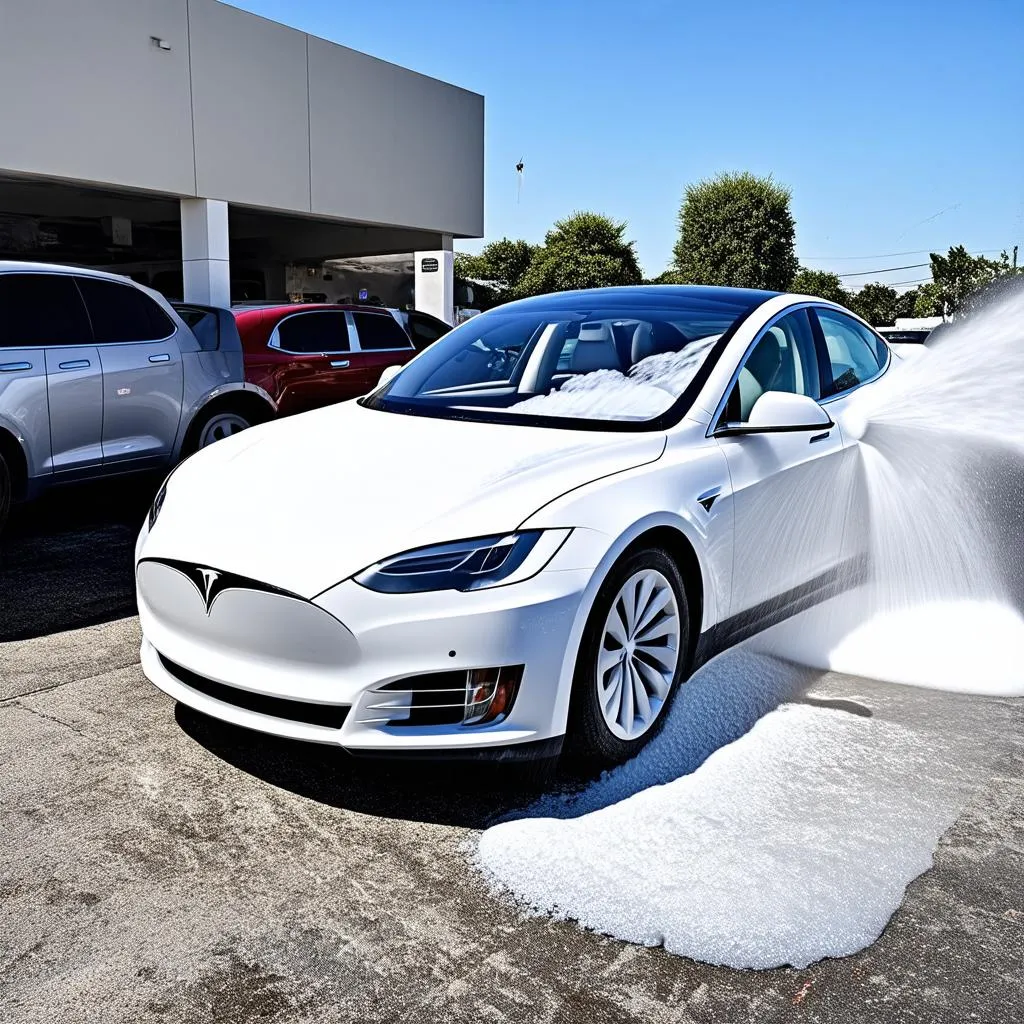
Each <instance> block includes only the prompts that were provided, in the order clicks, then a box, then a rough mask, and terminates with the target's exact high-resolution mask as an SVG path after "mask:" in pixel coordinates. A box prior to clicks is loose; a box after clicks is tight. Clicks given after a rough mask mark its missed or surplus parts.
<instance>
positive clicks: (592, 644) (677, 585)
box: [565, 548, 693, 768]
mask: <svg viewBox="0 0 1024 1024" xmlns="http://www.w3.org/2000/svg"><path fill="white" fill-rule="evenodd" d="M648 569H651V570H655V571H656V572H658V573H660V574H661V575H662V576H663V577H664V578H665V579H666V580H667V581H668V583H669V585H670V586H671V589H672V592H673V594H674V596H675V600H676V605H677V610H678V618H679V626H678V629H679V632H678V642H677V647H676V649H677V651H678V655H677V661H676V667H675V674H674V675H673V677H672V681H671V684H670V687H669V690H668V693H667V695H666V696H665V698H664V700H663V702H662V704H661V707H660V710H659V711H658V712H657V716H656V717H655V718H654V720H653V722H652V723H651V724H650V725H649V726H648V727H647V728H646V731H645V732H644V733H643V734H642V735H640V736H638V737H636V738H634V739H623V738H620V737H619V736H616V735H614V734H613V733H612V731H611V728H610V727H609V724H608V723H607V722H606V721H605V717H604V714H603V713H602V711H601V706H600V701H599V696H598V683H597V674H598V657H599V655H600V653H601V650H602V646H603V641H604V637H603V633H604V628H605V622H606V620H607V618H608V615H609V613H610V611H611V608H612V604H613V602H614V601H615V599H616V598H617V597H618V595H619V593H620V591H621V590H622V588H623V586H624V585H625V584H626V582H627V581H628V580H629V579H630V578H631V577H633V576H635V575H636V574H637V573H638V572H641V571H643V570H648ZM691 646H692V645H691V643H690V614H689V603H688V601H687V595H686V584H685V582H684V580H683V576H682V573H681V572H680V571H679V566H678V565H677V564H676V563H675V561H674V560H673V559H672V558H671V557H670V556H669V555H668V554H667V553H666V552H665V551H663V550H662V549H661V548H645V549H643V550H640V551H635V552H633V553H631V554H628V555H626V557H624V558H623V559H621V560H620V561H619V562H618V563H617V564H616V565H615V566H614V567H613V568H612V570H611V572H610V573H609V574H608V576H607V578H606V579H605V581H604V583H603V584H602V585H601V589H600V590H599V591H598V594H597V598H596V600H595V601H594V606H593V608H592V609H591V611H590V616H589V618H588V619H587V625H586V627H585V629H584V630H583V636H582V638H581V639H580V647H579V651H578V653H577V655H576V671H575V675H574V677H573V689H572V697H571V699H570V704H569V723H568V729H567V733H566V748H565V749H566V754H567V755H568V756H569V758H570V759H573V760H577V761H579V762H582V763H583V764H584V765H585V766H586V767H588V768H591V767H592V768H605V767H610V766H612V765H616V764H621V763H622V762H623V761H626V760H628V759H629V758H630V757H632V756H633V755H634V754H636V753H637V751H639V750H640V748H641V747H642V746H644V744H645V743H647V742H648V741H649V740H650V739H651V737H653V736H655V735H657V733H658V731H659V730H660V729H661V727H662V725H663V724H664V722H665V718H666V717H667V714H668V710H669V708H670V706H671V703H672V700H673V699H674V698H675V695H676V693H677V692H678V690H679V687H680V685H681V684H682V683H683V682H684V680H686V679H687V678H689V675H690V672H691V671H692V660H693V659H692V651H691Z"/></svg>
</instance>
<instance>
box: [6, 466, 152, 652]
mask: <svg viewBox="0 0 1024 1024" xmlns="http://www.w3.org/2000/svg"><path fill="white" fill-rule="evenodd" d="M158 486H159V480H155V479H154V478H152V477H150V476H148V475H147V476H146V477H144V478H143V477H140V478H133V479H131V480H124V481H104V482H103V483H102V484H99V483H97V484H89V485H82V486H78V487H74V488H71V487H68V488H60V489H59V490H57V491H54V492H51V493H49V494H47V495H45V496H44V497H43V498H41V499H40V500H38V501H34V502H30V503H28V504H25V505H19V506H16V507H15V508H14V509H13V510H12V513H11V518H10V520H9V521H8V523H7V526H6V527H5V529H4V531H3V533H2V534H0V642H4V641H10V640H28V639H32V638H34V637H38V636H46V635H48V634H50V633H59V632H63V631H65V630H69V629H78V628H81V627H83V626H94V625H97V624H99V623H102V622H109V621H111V620H113V619H119V618H124V617H125V616H128V615H134V614H135V581H134V575H133V572H132V554H133V550H134V546H135V538H136V537H137V535H138V531H139V525H140V524H141V523H142V520H143V518H144V516H145V515H146V510H147V509H148V507H149V503H150V502H151V501H152V498H153V494H154V493H155V491H156V489H157V487H158Z"/></svg>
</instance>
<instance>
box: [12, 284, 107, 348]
mask: <svg viewBox="0 0 1024 1024" xmlns="http://www.w3.org/2000/svg"><path fill="white" fill-rule="evenodd" d="M91 344H92V331H91V330H90V328H89V319H88V317H87V316H86V315H85V307H84V306H83V305H82V297H81V296H80V295H79V294H78V289H77V288H76V287H75V282H74V279H73V278H71V277H69V276H68V275H62V274H0V348H28V347H30V346H34V345H91Z"/></svg>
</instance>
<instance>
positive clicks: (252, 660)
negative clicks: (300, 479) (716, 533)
mask: <svg viewBox="0 0 1024 1024" xmlns="http://www.w3.org/2000/svg"><path fill="white" fill-rule="evenodd" d="M590 579H591V572H590V571H588V570H585V569H561V570H559V569H549V570H546V571H544V572H541V573H539V574H538V575H536V576H535V577H533V578H532V579H529V580H525V581H523V582H521V583H516V584H511V585H508V586H505V587H495V588H493V589H488V590H482V591H475V592H471V593H465V594H463V593H459V592H455V591H444V592H437V593H429V594H408V595H406V594H400V595H399V594H377V593H374V592H372V591H369V590H367V589H365V588H364V587H361V586H359V585H358V584H356V583H354V582H352V581H347V582H345V583H342V584H339V585H338V586H337V587H334V588H333V589H331V590H329V591H327V592H326V593H325V594H322V595H320V596H319V597H318V598H316V599H314V600H313V601H307V600H304V599H302V598H300V597H297V596H288V595H282V594H280V593H270V592H258V591H252V590H245V589H235V590H225V591H224V592H223V593H221V594H220V595H219V596H218V597H217V599H216V600H215V601H214V602H213V603H212V605H211V606H210V607H209V609H207V608H206V607H205V605H204V601H203V598H202V596H201V595H200V593H199V592H198V591H197V589H196V587H195V585H194V584H193V583H192V582H190V581H189V580H188V579H187V578H186V577H185V576H183V575H181V574H180V573H178V572H176V571H175V570H174V569H173V568H170V567H168V566H165V565H163V564H158V563H153V562H147V561H143V562H142V563H141V564H140V566H139V568H138V574H137V584H138V604H139V617H140V621H141V625H142V630H143V637H144V639H143V644H142V651H141V660H142V667H143V671H144V672H145V674H146V676H147V677H148V678H149V679H150V680H151V681H152V682H153V683H155V684H156V685H157V686H158V687H159V688H160V689H161V690H163V691H164V692H165V693H167V694H168V695H170V696H171V697H173V698H175V699H176V700H178V701H181V702H182V703H183V704H187V705H189V706H190V707H193V708H195V709H196V710H198V711H201V712H204V713H205V714H208V715H211V716H213V717H216V718H220V719H223V720H225V721H228V722H232V723H234V724H236V725H240V726H244V727H246V728H250V729H256V730H259V731H262V732H268V733H273V734H276V735H279V736H286V737H291V738H294V739H301V740H307V741H313V742H319V743H330V744H335V745H338V746H341V747H344V748H345V749H347V750H349V751H351V752H353V753H363V754H373V753H379V754H411V755H415V754H422V755H430V754H437V755H442V756H450V755H456V756H458V755H459V754H460V753H468V752H471V751H476V752H484V751H487V750H491V751H492V752H493V753H494V755H495V756H503V754H502V751H503V750H505V749H506V748H508V749H510V750H511V749H512V748H519V749H521V751H522V752H524V753H525V752H526V750H527V749H534V748H536V751H537V753H538V754H542V753H545V752H549V751H551V750H553V749H557V743H556V742H555V741H557V740H558V738H559V737H560V736H561V734H562V733H563V732H564V723H565V711H566V707H567V703H568V692H569V687H570V686H571V677H572V666H573V663H574V660H575V643H574V635H575V630H576V623H577V619H578V613H579V610H580V604H581V600H582V598H583V595H584V592H585V591H586V588H587V586H588V584H589V582H590ZM570 650H571V653H570ZM169 665H170V666H171V667H170V668H169V667H168V666H169ZM506 665H523V666H525V669H524V672H523V678H522V682H521V684H520V687H519V691H518V694H517V697H516V701H515V704H514V705H513V707H512V710H511V712H510V713H509V714H508V716H507V717H505V718H504V719H502V720H500V721H498V722H496V723H494V724H491V725H469V726H464V725H461V724H449V725H409V724H401V723H397V722H391V721H388V720H386V719H385V720H382V719H381V712H380V710H379V709H378V710H375V709H374V706H377V707H378V708H379V705H380V703H381V700H382V695H381V693H380V692H379V688H380V687H381V686H384V685H386V684H388V683H394V682H395V681H397V680H402V679H405V678H407V677H411V676H420V675H423V674H426V673H435V672H443V673H452V672H453V671H459V672H464V671H468V670H470V669H483V668H491V667H497V666H506ZM190 673H192V674H195V676H196V677H199V678H200V679H201V680H202V681H203V683H202V684H200V685H189V679H190V678H191V677H190ZM207 681H208V682H209V683H212V684H213V685H212V686H207V685H205V683H206V682H207ZM193 682H196V680H193ZM217 684H223V687H224V688H219V687H218V686H217ZM226 688H231V689H230V690H228V689H226ZM204 691H205V692H204ZM232 693H235V694H238V693H240V694H241V695H242V699H236V697H234V696H232ZM225 696H227V697H228V698H229V699H220V698H223V697H225ZM253 697H255V698H257V699H255V700H254V699H252V698H253ZM262 697H266V698H271V699H270V700H267V701H263V700H260V699H258V698H262ZM275 699H276V700H277V701H281V702H283V703H278V704H275ZM295 704H300V705H301V704H308V705H311V706H313V713H311V714H302V709H301V707H300V708H299V710H298V712H296V710H295V707H294V705H295ZM243 705H244V706H243ZM321 708H323V709H326V710H327V712H328V713H327V714H321V713H320V709H321ZM331 709H338V710H339V711H340V712H341V713H340V714H339V715H337V716H335V718H336V719H337V720H338V721H340V724H338V721H335V722H333V723H331V724H325V722H328V721H330V719H331V717H332V716H331V714H330V710H331ZM345 709H347V710H345ZM299 719H306V720H299ZM341 719H343V720H341ZM523 745H527V746H523Z"/></svg>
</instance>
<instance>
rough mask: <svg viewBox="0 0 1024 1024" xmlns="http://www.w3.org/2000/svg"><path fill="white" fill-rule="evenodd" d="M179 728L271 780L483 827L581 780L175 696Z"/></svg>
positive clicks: (379, 811) (392, 811)
mask: <svg viewBox="0 0 1024 1024" xmlns="http://www.w3.org/2000/svg"><path fill="white" fill-rule="evenodd" d="M175 719H176V721H177V723H178V725H179V727H180V728H181V729H182V731H183V732H184V733H185V734H186V735H187V736H189V737H190V738H191V739H192V740H194V741H195V742H196V743H198V744H199V745H200V746H202V747H204V748H205V749H206V750H208V751H209V752H210V753H211V754H214V755H215V756H216V757H218V758H220V759H221V760H223V761H226V762H227V763H228V764H230V765H232V766H233V767H234V768H237V769H238V770H239V771H243V772H245V773H246V774H247V775H251V776H253V777H254V778H258V779H261V780H262V781H264V782H267V783H269V784H270V785H272V786H277V787H279V788H280V789H284V790H287V791H288V792H290V793H294V794H295V795H296V796H301V797H305V798H306V799H309V800H315V801H317V802H318V803H322V804H326V805H328V806H330V807H340V808H344V809H346V810H350V811H356V812H358V813H360V814H372V815H375V816H377V817H385V818H397V819H402V820H405V821H419V822H424V823H430V824H437V825H454V826H458V827H462V828H474V829H482V828H486V827H487V826H488V825H490V824H492V823H493V822H495V821H497V820H500V819H502V818H505V817H508V816H509V815H514V814H515V813H516V812H517V811H519V810H521V809H524V808H525V807H526V806H528V805H529V804H530V803H532V802H533V801H534V800H536V799H537V798H538V797H539V796H540V795H541V794H543V793H550V792H551V791H552V790H553V789H563V788H566V787H570V786H572V785H574V784H578V782H579V780H578V779H577V778H576V777H575V776H574V775H563V774H562V773H559V774H558V776H557V777H556V776H555V773H554V766H553V765H552V764H550V763H547V762H545V763H540V764H535V765H534V764H522V765H513V764H495V763H493V762H486V761H450V762H442V761H434V760H418V759H417V760H401V761H399V760H394V759H388V758H377V757H373V758H365V757H355V756H353V755H351V754H348V753H346V752H345V751H343V750H341V749H340V748H337V747H332V746H327V745H326V744H319V743H304V742H301V741H299V740H289V739H285V738H283V737H279V736H271V735H269V734H266V733H260V732H254V731H252V730H250V729H244V728H242V727H241V726H236V725H232V724H230V723H227V722H222V721H220V720H219V719H215V718H211V717H209V716H208V715H204V714H202V713H201V712H198V711H196V710H194V709H193V708H190V707H188V706H187V705H185V704H178V705H177V706H176V708H175Z"/></svg>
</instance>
